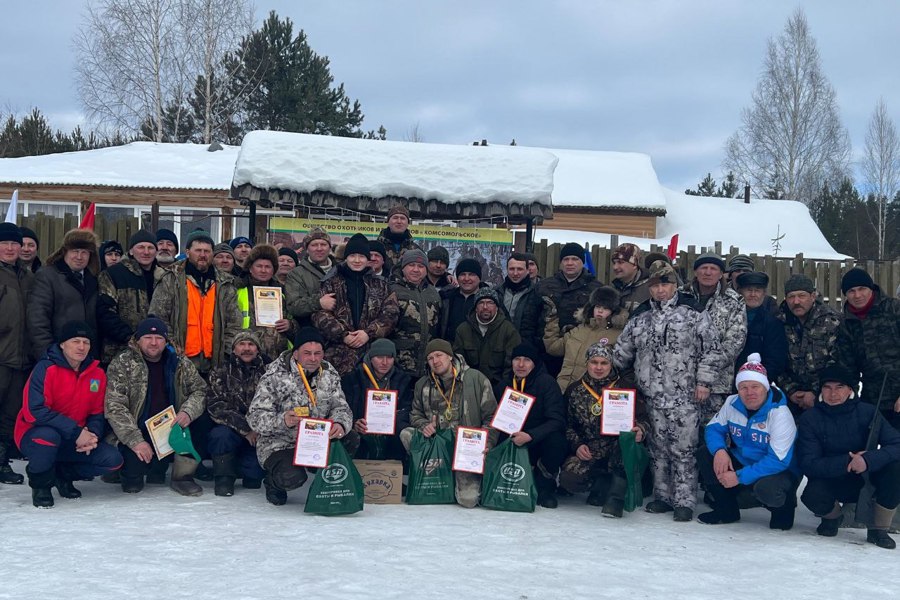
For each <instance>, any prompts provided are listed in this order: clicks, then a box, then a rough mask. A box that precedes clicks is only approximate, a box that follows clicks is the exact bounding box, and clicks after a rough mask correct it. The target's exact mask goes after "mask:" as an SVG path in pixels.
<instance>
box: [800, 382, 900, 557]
mask: <svg viewBox="0 0 900 600" xmlns="http://www.w3.org/2000/svg"><path fill="white" fill-rule="evenodd" d="M819 381H820V382H821V385H822V390H821V396H820V398H821V402H818V403H816V404H815V405H814V406H813V408H812V409H810V410H808V411H806V412H805V413H803V417H801V419H800V422H799V424H798V425H799V431H798V435H797V460H798V462H799V463H800V469H801V470H802V471H803V474H804V475H806V477H807V478H808V482H807V484H806V489H805V490H804V491H803V496H802V497H801V498H800V499H801V500H802V501H803V504H805V505H806V506H807V508H809V510H811V511H813V512H814V513H815V514H816V515H817V516H819V517H821V518H822V522H821V524H820V525H819V527H818V528H817V529H816V533H818V534H819V535H823V536H826V537H834V536H836V535H837V533H838V528H839V527H840V526H841V521H842V519H843V517H842V515H841V502H856V501H857V499H858V497H859V492H860V490H861V489H862V488H863V485H864V484H865V480H864V479H863V474H864V473H868V474H869V475H868V477H869V482H870V483H871V484H872V485H873V486H874V488H875V494H874V499H875V506H874V509H873V516H872V522H871V523H869V524H868V532H867V534H866V541H867V542H869V543H872V544H875V545H876V546H879V547H880V548H888V549H893V548H895V547H896V543H895V542H894V540H893V539H891V537H890V536H889V535H888V528H889V527H890V525H891V521H892V519H893V518H894V511H895V510H896V509H897V505H898V504H900V433H898V432H897V430H896V429H894V428H893V427H891V425H890V424H888V422H887V421H885V420H882V421H881V426H880V429H879V431H878V447H877V448H876V449H873V450H866V442H867V440H868V437H869V429H870V428H871V425H872V418H873V417H874V416H875V411H876V410H877V409H876V408H875V406H874V405H872V404H869V403H868V402H861V401H860V399H859V398H858V397H857V396H856V393H855V392H854V390H855V389H856V387H857V381H856V376H855V375H854V374H853V373H852V372H850V371H849V370H847V369H845V368H843V367H842V366H838V365H831V366H829V367H826V368H825V369H824V370H823V371H822V372H821V373H820V374H819Z"/></svg>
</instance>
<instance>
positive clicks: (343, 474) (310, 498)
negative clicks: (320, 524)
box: [303, 442, 365, 515]
mask: <svg viewBox="0 0 900 600" xmlns="http://www.w3.org/2000/svg"><path fill="white" fill-rule="evenodd" d="M328 458H329V463H328V466H327V467H325V468H324V469H319V470H318V471H316V477H315V479H313V482H312V485H310V487H309V493H308V494H307V495H306V507H305V508H304V509H303V512H308V513H314V514H317V515H350V514H353V513H355V512H359V511H361V510H362V509H363V500H364V495H365V488H364V487H363V481H362V477H360V475H359V471H357V470H356V466H355V465H354V464H353V461H352V460H350V456H349V455H348V454H347V451H346V450H345V449H344V445H343V444H342V443H340V442H332V443H331V448H330V455H329V457H328Z"/></svg>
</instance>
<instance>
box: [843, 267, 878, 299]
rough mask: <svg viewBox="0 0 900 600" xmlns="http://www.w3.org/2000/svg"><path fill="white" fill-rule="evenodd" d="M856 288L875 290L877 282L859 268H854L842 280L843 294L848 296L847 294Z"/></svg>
mask: <svg viewBox="0 0 900 600" xmlns="http://www.w3.org/2000/svg"><path fill="white" fill-rule="evenodd" d="M855 287H867V288H869V289H870V290H874V289H875V282H874V281H872V276H871V275H869V274H868V273H866V272H865V271H864V270H862V269H860V268H859V267H853V268H852V269H850V270H849V271H847V272H846V273H844V276H843V277H842V278H841V292H842V293H843V294H844V295H845V296H846V295H847V292H848V291H850V290H851V289H852V288H855Z"/></svg>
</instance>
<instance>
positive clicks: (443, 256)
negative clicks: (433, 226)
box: [428, 246, 456, 292]
mask: <svg viewBox="0 0 900 600" xmlns="http://www.w3.org/2000/svg"><path fill="white" fill-rule="evenodd" d="M449 267H450V253H449V252H448V251H447V249H446V248H444V247H443V246H434V247H433V248H432V249H431V250H429V251H428V281H429V282H430V283H431V285H433V286H434V287H435V289H436V290H437V291H438V292H442V291H444V290H445V289H447V288H451V287H453V286H455V285H456V279H455V278H454V277H453V276H452V275H450V273H448V272H447V269H448V268H449Z"/></svg>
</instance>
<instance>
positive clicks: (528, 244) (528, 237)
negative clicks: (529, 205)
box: [525, 217, 534, 252]
mask: <svg viewBox="0 0 900 600" xmlns="http://www.w3.org/2000/svg"><path fill="white" fill-rule="evenodd" d="M533 248H534V217H528V220H527V221H525V252H531V251H532V249H533Z"/></svg>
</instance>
